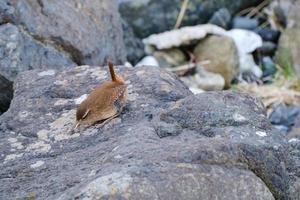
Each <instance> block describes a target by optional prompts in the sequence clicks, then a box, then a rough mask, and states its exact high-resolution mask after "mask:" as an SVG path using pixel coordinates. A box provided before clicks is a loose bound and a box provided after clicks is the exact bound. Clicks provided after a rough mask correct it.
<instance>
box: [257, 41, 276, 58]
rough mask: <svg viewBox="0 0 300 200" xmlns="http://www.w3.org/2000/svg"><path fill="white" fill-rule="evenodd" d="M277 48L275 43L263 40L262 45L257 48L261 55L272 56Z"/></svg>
mask: <svg viewBox="0 0 300 200" xmlns="http://www.w3.org/2000/svg"><path fill="white" fill-rule="evenodd" d="M276 50H277V45H276V44H274V43H273V42H263V45H262V46H261V47H259V48H258V49H257V51H258V52H259V53H260V54H261V55H262V56H273V55H274V54H275V52H276Z"/></svg>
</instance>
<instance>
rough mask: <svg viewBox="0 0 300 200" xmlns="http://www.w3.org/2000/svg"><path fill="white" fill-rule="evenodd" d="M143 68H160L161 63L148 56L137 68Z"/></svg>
mask: <svg viewBox="0 0 300 200" xmlns="http://www.w3.org/2000/svg"><path fill="white" fill-rule="evenodd" d="M141 66H155V67H159V63H158V61H157V60H156V58H155V57H154V56H146V57H144V58H143V59H142V60H141V61H140V62H138V63H137V64H136V66H135V67H141Z"/></svg>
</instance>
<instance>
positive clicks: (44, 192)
mask: <svg viewBox="0 0 300 200" xmlns="http://www.w3.org/2000/svg"><path fill="white" fill-rule="evenodd" d="M117 71H118V72H119V73H120V74H122V75H123V76H124V77H125V79H126V83H127V84H128V103H127V105H126V108H125V110H124V111H123V113H122V114H121V115H120V117H118V118H116V119H114V120H112V121H111V122H110V123H108V124H107V125H105V126H104V127H100V126H99V125H95V126H93V127H90V128H88V129H86V130H84V131H81V132H80V133H75V134H74V135H69V134H68V132H69V131H70V130H71V128H72V127H73V126H74V123H75V111H76V107H77V106H78V103H79V102H80V100H82V99H83V97H84V96H85V94H88V93H89V92H90V91H91V90H92V89H93V88H95V87H96V86H97V85H98V84H99V83H101V82H103V81H104V80H106V79H108V78H109V75H108V73H107V71H106V70H104V69H103V68H102V67H89V66H81V67H76V68H73V69H68V70H65V71H57V70H47V71H41V70H34V71H28V72H24V73H22V74H21V75H20V76H18V78H17V80H16V81H15V85H14V87H15V93H14V96H15V97H14V99H13V101H12V103H11V107H10V108H9V110H8V111H7V112H6V113H4V114H3V115H2V116H1V117H0V138H1V139H0V168H1V170H0V182H1V184H0V195H1V196H0V199H16V198H21V199H22V198H35V199H109V198H112V199H170V200H171V199H172V200H173V199H228V200H229V199H230V200H237V199H239V200H240V199H262V200H266V199H274V198H275V199H295V197H297V195H298V196H299V186H298V185H297V182H296V180H297V177H299V172H298V171H299V170H298V171H297V168H295V167H294V166H295V160H297V158H298V157H299V154H297V151H295V152H294V154H293V155H292V156H291V154H289V152H291V151H292V150H296V149H294V148H292V147H290V146H288V145H287V142H286V141H285V139H284V138H283V136H282V135H281V134H280V133H278V132H276V131H275V130H274V129H273V128H272V126H271V124H270V123H269V122H268V120H267V118H266V114H265V110H264V107H263V106H262V103H261V102H260V101H259V100H258V99H255V98H253V97H250V96H248V95H245V94H239V93H235V92H228V91H227V92H209V93H203V94H199V95H192V94H191V92H190V91H189V90H188V89H187V88H186V86H184V85H183V84H182V82H181V81H179V80H178V79H177V78H176V77H175V76H174V75H172V74H170V73H167V72H165V71H163V70H161V69H159V68H155V67H149V66H147V67H137V68H124V67H117ZM290 148H291V149H290Z"/></svg>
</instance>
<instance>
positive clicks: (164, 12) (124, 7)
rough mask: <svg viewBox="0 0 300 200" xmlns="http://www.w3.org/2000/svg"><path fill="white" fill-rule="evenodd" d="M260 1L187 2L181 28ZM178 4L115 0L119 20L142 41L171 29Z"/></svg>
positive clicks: (157, 0)
mask: <svg viewBox="0 0 300 200" xmlns="http://www.w3.org/2000/svg"><path fill="white" fill-rule="evenodd" d="M262 1H263V0H222V1H220V0H210V1H203V0H190V1H189V5H188V8H187V11H186V15H185V17H184V19H183V23H182V25H183V26H188V25H189V26H191V25H196V24H203V23H206V22H208V20H209V19H210V18H211V17H212V15H213V13H214V12H215V11H217V10H218V9H220V8H227V9H228V10H229V12H230V13H231V14H234V13H236V12H238V11H239V10H241V9H244V8H249V7H251V6H255V5H258V4H259V3H261V2H262ZM181 4H182V1H181V0H164V1H161V0H138V1H137V0H119V7H120V8H119V10H120V13H121V15H122V17H123V18H124V19H125V20H126V21H127V22H128V23H129V24H130V25H131V26H132V27H133V30H134V32H135V34H136V35H137V36H138V37H140V38H144V37H147V36H149V35H151V34H153V33H160V32H163V31H166V30H170V29H172V28H174V25H175V23H176V19H177V16H178V13H179V11H180V8H181Z"/></svg>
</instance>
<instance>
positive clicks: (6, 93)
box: [0, 75, 14, 115]
mask: <svg viewBox="0 0 300 200" xmlns="http://www.w3.org/2000/svg"><path fill="white" fill-rule="evenodd" d="M13 93H14V91H13V82H11V81H9V80H7V79H6V78H4V77H3V76H1V75H0V115H1V114H3V113H4V112H6V111H7V110H8V108H9V106H10V102H11V100H12V98H13Z"/></svg>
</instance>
